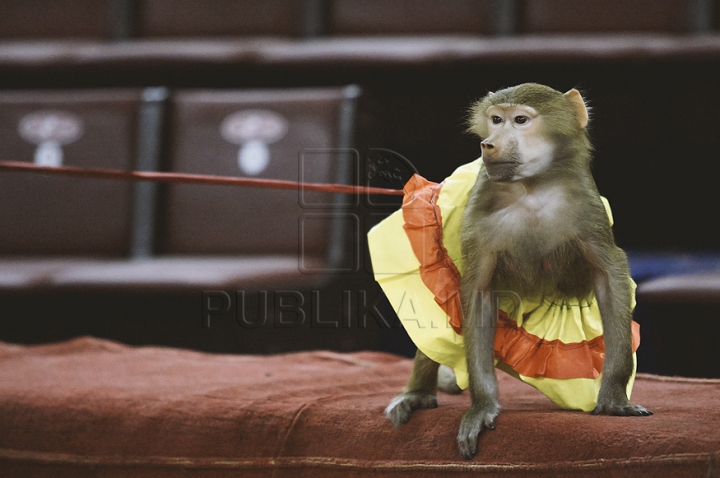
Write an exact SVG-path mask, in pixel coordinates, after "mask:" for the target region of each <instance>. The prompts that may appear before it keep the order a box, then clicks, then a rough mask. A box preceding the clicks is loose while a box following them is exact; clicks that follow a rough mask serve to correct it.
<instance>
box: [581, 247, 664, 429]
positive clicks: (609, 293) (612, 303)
mask: <svg viewBox="0 0 720 478" xmlns="http://www.w3.org/2000/svg"><path fill="white" fill-rule="evenodd" d="M586 246H587V249H586V254H587V257H588V259H589V260H590V261H591V263H592V264H593V265H594V266H595V271H596V272H595V296H596V300H597V302H598V308H599V309H600V316H601V317H602V324H603V335H604V339H605V361H604V363H603V372H602V381H601V383H600V393H599V394H598V402H597V406H596V407H595V409H594V410H593V411H592V413H593V414H594V415H597V414H601V413H604V414H608V415H639V416H644V415H652V412H650V411H649V410H647V409H646V408H644V407H642V406H640V405H633V404H631V403H630V400H629V399H628V396H627V383H628V380H629V379H630V376H631V375H632V372H633V357H632V334H631V323H632V309H631V303H632V288H631V285H630V271H629V267H628V261H627V256H626V255H625V253H624V252H623V251H622V249H620V248H619V247H617V246H615V244H614V241H613V240H612V238H610V239H608V240H606V241H598V240H597V239H596V240H594V241H593V240H591V241H587V242H586Z"/></svg>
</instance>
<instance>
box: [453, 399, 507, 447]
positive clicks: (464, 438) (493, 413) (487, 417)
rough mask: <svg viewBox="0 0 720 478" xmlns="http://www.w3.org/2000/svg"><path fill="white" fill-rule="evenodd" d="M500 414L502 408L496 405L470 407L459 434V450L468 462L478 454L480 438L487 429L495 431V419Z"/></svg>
mask: <svg viewBox="0 0 720 478" xmlns="http://www.w3.org/2000/svg"><path fill="white" fill-rule="evenodd" d="M499 413H500V406H499V405H498V404H497V402H496V403H492V404H490V405H486V406H484V407H478V406H475V405H473V406H472V407H470V410H468V411H467V412H466V413H465V415H464V416H463V417H462V421H461V422H460V431H459V432H458V438H457V440H458V448H459V449H460V454H461V455H462V457H463V458H465V459H466V460H470V459H471V458H472V457H474V456H475V454H476V453H477V443H478V436H479V435H480V432H482V431H483V430H484V429H485V428H489V429H490V430H495V419H496V418H497V416H498V414H499Z"/></svg>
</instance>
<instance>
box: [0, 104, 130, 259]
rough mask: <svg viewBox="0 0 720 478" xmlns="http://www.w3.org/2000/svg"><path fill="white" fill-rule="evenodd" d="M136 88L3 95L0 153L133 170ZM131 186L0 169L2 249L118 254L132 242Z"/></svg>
mask: <svg viewBox="0 0 720 478" xmlns="http://www.w3.org/2000/svg"><path fill="white" fill-rule="evenodd" d="M141 102H142V91H141V90H122V91H120V90H104V91H54V92H52V91H45V92H41V91H24V92H21V91H17V92H3V93H0V159H1V160H6V161H24V162H33V161H35V162H40V163H43V164H46V165H59V164H63V165H68V166H76V167H82V168H109V169H120V170H126V171H129V170H132V169H134V168H135V158H136V154H137V149H138V144H137V143H138V142H137V137H138V118H139V112H140V107H141ZM133 190H134V188H133V185H132V184H130V183H127V182H118V181H106V180H98V179H79V178H65V177H56V176H43V175H39V174H30V173H15V172H3V173H2V174H0V254H2V255H6V256H7V255H56V254H60V255H102V256H120V255H126V254H128V253H129V250H130V247H131V238H132V235H131V223H132V208H133Z"/></svg>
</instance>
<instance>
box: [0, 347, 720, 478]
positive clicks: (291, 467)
mask: <svg viewBox="0 0 720 478" xmlns="http://www.w3.org/2000/svg"><path fill="white" fill-rule="evenodd" d="M410 368H411V361H410V360H407V359H404V358H400V357H396V356H392V355H388V354H384V353H378V352H360V353H353V354H339V353H334V352H325V351H318V352H303V353H295V354H287V355H274V356H267V357H261V356H229V355H228V356H223V355H210V354H203V353H198V352H191V351H184V350H175V349H163V348H153V347H141V348H136V347H128V346H124V345H120V344H116V343H113V342H108V341H104V340H99V339H93V338H80V339H76V340H73V341H69V342H65V343H60V344H52V345H41V346H17V345H11V344H2V343H0V384H2V385H1V386H0V470H3V471H2V476H41V477H44V476H54V477H57V476H88V477H89V476H103V477H114V476H128V475H133V476H162V477H174V476H193V477H196V476H202V477H220V476H253V477H254V476H258V477H260V476H276V477H285V476H292V477H294V478H298V477H306V476H307V477H311V476H312V477H315V476H338V477H355V476H367V475H368V474H371V475H372V476H413V477H416V476H438V475H443V476H444V475H450V476H478V475H481V476H555V477H557V476H567V477H570V476H597V477H600V476H632V477H641V476H720V460H719V459H718V458H717V454H718V452H720V393H719V392H720V381H717V380H683V379H673V378H653V377H648V376H640V377H638V380H637V382H636V385H635V394H634V399H635V400H636V401H637V402H638V403H642V404H643V405H645V406H647V407H648V408H650V409H651V410H653V411H654V412H655V415H653V416H652V417H647V418H634V417H633V418H629V417H606V416H598V417H596V416H591V415H589V414H585V413H580V412H571V411H564V410H559V409H557V408H556V407H555V406H554V405H553V404H552V403H551V402H550V401H549V400H547V399H546V398H545V397H544V396H542V395H541V394H540V393H539V392H537V391H536V390H534V389H532V388H530V387H529V386H527V385H525V384H522V383H520V382H519V381H517V380H515V379H513V378H511V377H509V376H507V375H505V374H502V373H500V377H499V379H500V390H501V403H502V405H503V411H502V413H501V415H500V418H499V419H498V422H497V425H498V428H497V430H496V431H493V432H486V433H485V435H483V436H482V437H481V439H480V447H481V448H480V452H479V453H478V455H477V457H476V458H475V459H474V460H472V461H469V462H466V461H464V460H462V459H461V458H460V456H459V453H458V451H457V448H456V444H455V436H456V434H457V426H458V423H459V420H460V417H461V416H462V414H463V413H464V411H465V410H466V409H467V407H468V404H469V397H468V395H467V393H464V394H462V395H460V396H448V395H440V397H439V402H440V407H439V408H438V409H436V410H423V411H419V412H416V414H415V415H414V416H413V417H412V419H411V420H410V423H408V424H407V425H405V426H403V427H400V428H398V429H393V428H392V427H391V426H390V424H389V422H388V421H387V419H386V418H385V417H384V416H383V414H382V411H383V409H384V407H385V406H386V405H387V403H388V401H389V400H390V399H391V398H392V397H393V396H394V395H395V394H396V393H397V392H399V390H400V389H401V388H402V387H403V385H404V382H405V380H406V379H407V376H408V374H409V372H410Z"/></svg>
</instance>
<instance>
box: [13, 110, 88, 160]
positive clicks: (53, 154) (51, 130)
mask: <svg viewBox="0 0 720 478" xmlns="http://www.w3.org/2000/svg"><path fill="white" fill-rule="evenodd" d="M18 133H19V134H20V137H22V138H23V139H24V140H25V141H28V142H30V143H33V144H37V145H38V147H37V149H36V150H35V160H34V162H35V164H37V165H38V166H52V167H57V166H62V163H63V151H62V147H61V146H62V145H64V144H70V143H72V142H74V141H77V140H78V139H79V138H80V137H81V136H82V134H83V122H82V120H81V119H80V117H78V116H77V115H75V114H73V113H69V112H66V111H35V112H33V113H29V114H27V115H25V116H23V117H22V119H21V120H20V124H19V125H18Z"/></svg>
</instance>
